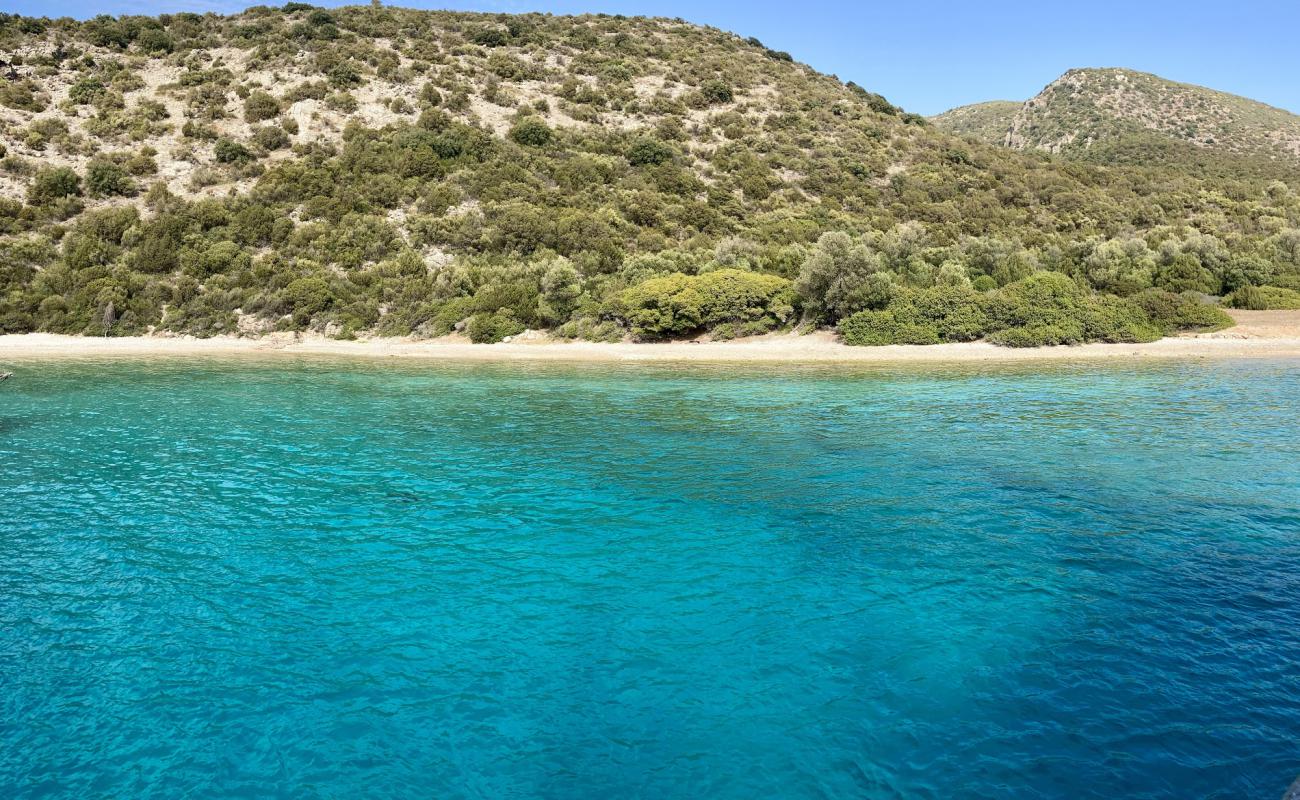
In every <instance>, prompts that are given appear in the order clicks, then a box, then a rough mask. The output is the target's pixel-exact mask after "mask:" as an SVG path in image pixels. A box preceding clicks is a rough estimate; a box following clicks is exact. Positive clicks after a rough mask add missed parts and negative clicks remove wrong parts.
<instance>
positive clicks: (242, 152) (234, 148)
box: [212, 138, 253, 164]
mask: <svg viewBox="0 0 1300 800" xmlns="http://www.w3.org/2000/svg"><path fill="white" fill-rule="evenodd" d="M212 155H213V157H214V158H216V160H217V163H219V164H242V163H244V162H247V161H252V160H253V153H252V151H251V150H249V149H248V148H247V147H244V146H243V145H242V144H240V143H239V142H236V141H234V140H233V139H226V138H221V139H218V140H217V143H216V145H214V146H213V148H212Z"/></svg>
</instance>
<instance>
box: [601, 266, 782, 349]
mask: <svg viewBox="0 0 1300 800" xmlns="http://www.w3.org/2000/svg"><path fill="white" fill-rule="evenodd" d="M794 304H795V294H794V290H793V288H792V286H791V284H790V281H788V280H786V279H785V278H780V277H777V276H775V275H764V274H760V273H755V272H744V271H741V270H736V269H720V270H716V271H713V272H708V273H705V274H704V275H694V276H692V275H684V274H682V273H680V272H678V273H673V274H672V275H666V276H663V277H659V278H651V279H650V280H647V281H644V282H642V283H639V284H637V285H636V286H633V287H631V288H630V289H627V290H625V291H624V292H623V293H622V295H621V296H620V297H619V303H618V309H619V315H620V316H621V317H622V319H623V320H624V321H626V322H627V324H628V326H629V328H630V329H631V331H632V335H633V336H635V337H636V338H638V339H663V338H668V337H672V336H684V335H687V334H691V333H695V332H698V331H701V330H710V329H714V328H717V327H719V326H723V325H726V326H728V329H727V330H726V331H725V333H726V334H727V335H732V334H735V335H749V334H754V333H762V332H765V331H770V330H773V329H775V328H777V327H779V326H781V325H784V324H786V323H787V322H788V321H789V320H790V319H791V317H792V315H793V314H794V310H795V307H794Z"/></svg>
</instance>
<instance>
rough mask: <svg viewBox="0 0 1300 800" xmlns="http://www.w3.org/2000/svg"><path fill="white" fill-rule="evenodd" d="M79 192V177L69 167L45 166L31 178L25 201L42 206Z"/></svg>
mask: <svg viewBox="0 0 1300 800" xmlns="http://www.w3.org/2000/svg"><path fill="white" fill-rule="evenodd" d="M80 194H81V178H80V177H79V176H78V175H77V173H76V172H74V171H72V169H71V168H70V167H45V168H42V169H41V170H40V171H38V172H37V173H36V178H35V179H33V180H32V185H31V186H30V187H29V188H28V190H27V202H28V203H31V204H32V205H34V206H43V205H49V204H50V203H52V202H54V201H55V200H59V199H62V198H64V197H73V196H76V195H80Z"/></svg>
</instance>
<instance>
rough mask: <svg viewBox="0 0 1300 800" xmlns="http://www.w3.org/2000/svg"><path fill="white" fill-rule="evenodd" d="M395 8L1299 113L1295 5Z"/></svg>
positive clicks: (232, 4)
mask: <svg viewBox="0 0 1300 800" xmlns="http://www.w3.org/2000/svg"><path fill="white" fill-rule="evenodd" d="M251 4H252V3H251V2H247V1H246V0H157V1H156V2H150V1H149V0H93V1H92V0H8V2H5V3H3V5H0V9H3V10H5V11H10V12H17V13H22V14H32V15H39V16H50V17H57V16H72V17H78V18H85V17H89V16H93V15H95V14H99V13H114V14H161V13H164V12H168V11H216V12H230V11H237V10H239V9H242V8H244V7H246V6H248V5H251ZM266 4H267V5H272V4H275V3H271V2H268V3H266ZM318 4H320V5H344V3H339V2H323V3H319V2H318ZM393 5H403V6H409V7H418V8H453V9H460V10H467V11H506V12H521V11H549V12H552V13H556V14H577V13H583V12H604V13H608V14H628V15H632V14H644V15H652V16H667V17H682V18H684V19H686V20H688V21H691V22H699V23H704V24H708V25H713V26H716V27H719V28H723V29H726V30H729V31H734V32H736V33H739V34H741V35H742V36H757V37H758V38H759V39H762V40H763V43H764V44H766V45H768V46H769V47H772V48H775V49H777V50H788V51H789V52H790V53H791V54H793V55H794V57H795V58H797V59H798V60H800V61H803V62H805V63H807V64H810V65H812V66H813V67H815V68H816V69H818V70H821V71H822V72H831V73H835V74H836V75H838V76H840V78H842V79H844V80H846V81H847V80H852V81H856V82H857V83H859V84H861V85H862V86H864V87H866V88H868V89H870V90H872V91H876V92H880V93H881V94H883V95H885V96H886V97H887V98H889V99H890V100H891V101H893V102H895V103H897V104H899V105H902V106H903V107H905V108H907V109H908V110H909V111H917V112H920V113H922V114H934V113H937V112H939V111H943V110H945V109H947V108H950V107H952V106H957V105H962V104H965V103H973V102H978V101H980V100H998V99H1001V100H1024V99H1027V98H1029V97H1031V96H1033V95H1034V94H1037V93H1038V91H1039V90H1040V89H1042V87H1043V86H1044V85H1046V84H1047V83H1048V82H1050V81H1051V80H1053V79H1054V78H1056V77H1057V76H1058V75H1060V74H1061V73H1062V72H1064V71H1065V70H1067V69H1069V68H1071V67H1101V66H1122V67H1130V68H1133V69H1139V70H1143V71H1146V72H1154V73H1156V74H1158V75H1162V76H1164V77H1166V78H1171V79H1173V80H1179V81H1185V82H1187V83H1196V84H1200V85H1202V86H1209V87H1211V88H1214V89H1221V90H1223V91H1227V92H1232V93H1234V94H1240V95H1245V96H1247V97H1252V98H1254V99H1256V100H1261V101H1263V102H1266V103H1270V104H1272V105H1275V106H1280V107H1282V108H1286V109H1288V110H1290V111H1294V112H1296V113H1300V47H1297V46H1296V38H1297V35H1300V0H1236V1H1235V2H1227V1H1226V0H1225V1H1223V2H1206V1H1205V0H1125V1H1123V2H1121V0H1074V1H1073V2H1069V3H1065V2H1052V0H1037V2H1030V0H969V1H968V2H959V1H957V0H953V1H951V2H941V1H940V0H888V2H877V1H876V0H865V1H864V2H857V3H852V2H840V3H835V2H828V1H827V0H791V1H790V2H779V3H778V2H743V1H742V0H697V1H696V2H690V0H405V1H404V2H398V3H393Z"/></svg>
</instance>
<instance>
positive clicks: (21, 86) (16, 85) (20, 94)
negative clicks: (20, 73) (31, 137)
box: [0, 80, 45, 112]
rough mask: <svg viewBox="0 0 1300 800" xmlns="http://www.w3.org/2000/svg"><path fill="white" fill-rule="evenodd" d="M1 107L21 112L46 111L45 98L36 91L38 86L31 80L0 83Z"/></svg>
mask: <svg viewBox="0 0 1300 800" xmlns="http://www.w3.org/2000/svg"><path fill="white" fill-rule="evenodd" d="M0 105H4V106H8V107H9V108H16V109H19V110H21V111H38V112H39V111H44V110H45V98H44V97H43V96H42V95H41V94H39V93H38V92H37V91H36V84H34V83H32V82H31V81H29V80H18V81H10V80H5V81H4V82H3V83H0Z"/></svg>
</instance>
